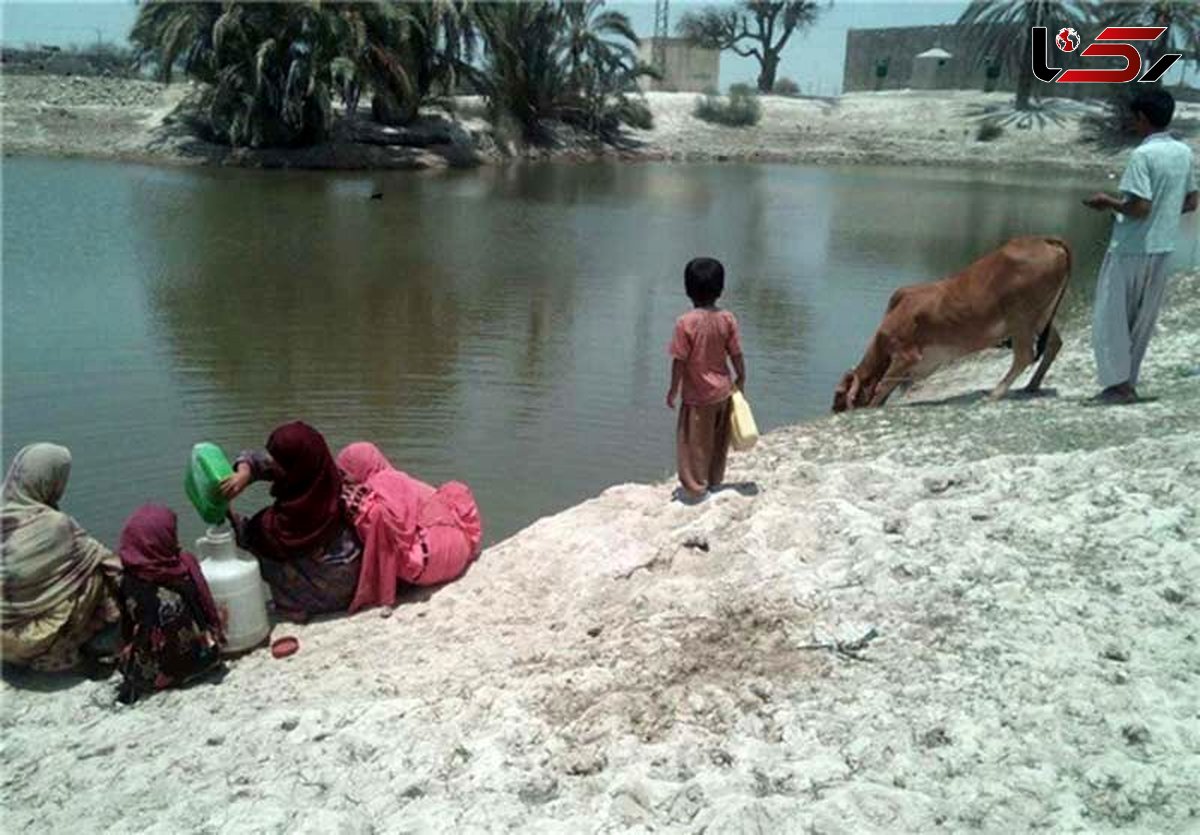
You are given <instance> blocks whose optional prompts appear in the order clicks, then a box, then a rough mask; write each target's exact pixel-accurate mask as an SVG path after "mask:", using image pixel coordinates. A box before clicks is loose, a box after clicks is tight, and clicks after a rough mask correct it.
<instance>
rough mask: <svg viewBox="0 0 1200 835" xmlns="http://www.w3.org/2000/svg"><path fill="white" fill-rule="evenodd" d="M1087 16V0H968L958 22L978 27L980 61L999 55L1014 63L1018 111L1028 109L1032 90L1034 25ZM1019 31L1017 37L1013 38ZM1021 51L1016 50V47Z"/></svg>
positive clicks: (1069, 22) (1069, 23)
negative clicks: (968, 2) (1016, 73)
mask: <svg viewBox="0 0 1200 835" xmlns="http://www.w3.org/2000/svg"><path fill="white" fill-rule="evenodd" d="M1089 19H1090V6H1089V4H1088V3H1087V0H971V3H970V5H968V6H967V8H966V10H965V11H964V12H963V13H962V15H961V16H960V17H959V18H958V22H959V23H960V24H977V25H979V26H981V30H980V31H981V33H982V34H981V36H980V38H979V39H978V41H977V43H976V44H974V45H973V46H974V50H975V54H976V55H977V56H979V59H980V60H986V59H987V58H988V57H991V56H996V57H1002V58H1004V59H1005V60H1007V61H1008V63H1009V66H1010V67H1011V66H1016V67H1017V68H1019V69H1018V73H1019V74H1018V76H1017V100H1016V109H1017V110H1029V109H1030V104H1029V99H1030V96H1031V94H1032V92H1033V81H1034V77H1033V62H1032V61H1031V60H1030V56H1031V55H1032V53H1033V27H1035V26H1045V27H1047V28H1048V29H1051V30H1054V29H1057V28H1060V27H1062V26H1077V27H1078V26H1081V24H1082V23H1083V22H1084V21H1086V20H1089ZM1014 30H1018V32H1019V34H1020V37H1014V36H1013V35H1014ZM1018 47H1019V48H1020V50H1021V51H1019V52H1018V51H1017V48H1018Z"/></svg>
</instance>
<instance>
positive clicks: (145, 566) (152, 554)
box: [118, 504, 224, 640]
mask: <svg viewBox="0 0 1200 835" xmlns="http://www.w3.org/2000/svg"><path fill="white" fill-rule="evenodd" d="M118 553H119V554H120V556H121V564H122V565H123V566H124V567H125V571H126V572H128V573H129V574H132V575H133V576H134V577H137V578H139V579H141V580H145V581H146V582H147V583H153V584H154V585H157V586H166V587H167V588H170V589H173V590H174V591H176V592H178V593H179V594H180V595H181V596H183V597H184V598H185V599H186V600H188V601H189V602H191V603H192V604H193V605H196V606H198V607H199V608H200V610H201V612H203V614H204V616H205V619H206V620H207V621H208V626H209V628H210V629H213V630H214V631H216V632H217V633H218V634H219V635H221V640H223V639H224V635H223V634H221V633H222V628H221V615H220V613H219V612H218V611H217V604H216V602H215V601H214V600H213V596H212V591H211V590H210V589H209V587H208V581H207V580H205V579H204V574H203V573H202V572H201V571H200V563H198V562H197V561H196V558H195V557H194V556H192V555H191V554H189V553H187V552H186V551H181V550H180V548H179V534H178V528H177V520H176V517H175V511H173V510H171V509H170V508H167V507H163V506H162V505H155V504H146V505H142V506H141V507H139V508H138V509H137V510H135V511H134V512H133V515H131V516H130V517H129V519H128V520H127V521H126V522H125V527H124V528H123V529H122V530H121V545H120V547H119V548H118Z"/></svg>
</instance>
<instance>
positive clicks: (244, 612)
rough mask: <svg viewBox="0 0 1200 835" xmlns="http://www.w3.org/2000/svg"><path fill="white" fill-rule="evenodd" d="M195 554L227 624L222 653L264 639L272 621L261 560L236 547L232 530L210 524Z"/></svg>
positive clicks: (254, 645)
mask: <svg viewBox="0 0 1200 835" xmlns="http://www.w3.org/2000/svg"><path fill="white" fill-rule="evenodd" d="M196 555H197V556H198V557H199V558H200V570H201V571H202V572H204V579H205V580H207V581H208V587H209V589H211V590H212V596H213V600H215V601H216V603H217V610H218V611H219V612H220V613H221V620H222V622H223V623H224V625H225V647H224V649H223V652H225V653H226V654H229V653H234V652H243V651H245V650H248V649H253V648H254V647H256V646H258V645H259V644H261V643H262V642H263V641H265V640H266V638H267V635H268V634H270V632H271V622H270V621H269V620H268V619H267V602H266V599H265V597H264V596H263V581H262V577H261V576H260V575H259V573H258V563H257V562H256V561H255V560H254V558H253V557H250V556H249V555H247V554H245V552H243V551H242V550H241V549H240V548H238V547H237V543H236V542H235V541H234V538H233V530H232V529H231V528H230V527H229V526H228V525H217V526H215V527H210V528H209V529H208V530H207V531H206V532H205V534H204V536H202V537H200V538H199V539H197V540H196Z"/></svg>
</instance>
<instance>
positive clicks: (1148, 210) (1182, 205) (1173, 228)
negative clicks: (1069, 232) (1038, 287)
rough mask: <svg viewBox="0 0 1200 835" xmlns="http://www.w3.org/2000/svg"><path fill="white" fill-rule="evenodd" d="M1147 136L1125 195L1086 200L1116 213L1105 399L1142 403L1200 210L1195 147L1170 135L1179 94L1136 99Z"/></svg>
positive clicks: (1102, 296) (1104, 294)
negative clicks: (1170, 269)
mask: <svg viewBox="0 0 1200 835" xmlns="http://www.w3.org/2000/svg"><path fill="white" fill-rule="evenodd" d="M1132 110H1133V114H1134V126H1135V129H1136V130H1137V132H1138V135H1139V136H1141V137H1143V139H1142V144H1141V145H1139V146H1138V147H1137V148H1136V149H1135V150H1134V152H1133V156H1132V157H1131V158H1130V160H1129V165H1128V166H1127V167H1126V169H1125V174H1124V176H1122V177H1121V182H1120V185H1119V186H1118V189H1119V190H1120V192H1121V195H1120V196H1119V197H1116V196H1113V195H1110V194H1105V193H1103V192H1099V193H1097V194H1095V195H1093V196H1091V197H1089V198H1088V199H1087V200H1084V201H1083V203H1084V205H1085V206H1087V207H1088V208H1091V209H1096V210H1098V211H1112V212H1115V213H1116V220H1115V221H1114V223H1113V230H1112V238H1111V241H1110V243H1109V246H1108V252H1107V254H1106V255H1105V256H1104V263H1103V264H1102V265H1101V267H1100V277H1099V279H1098V281H1097V287H1096V308H1095V311H1094V314H1093V319H1092V348H1093V351H1094V352H1095V355H1096V374H1097V378H1098V380H1099V383H1100V385H1101V387H1102V388H1103V391H1101V392H1100V394H1098V395H1097V396H1096V397H1095V400H1096V401H1098V402H1101V403H1133V402H1134V401H1136V400H1137V390H1136V389H1135V388H1134V387H1135V386H1136V385H1137V381H1138V371H1139V369H1140V368H1141V365H1142V359H1143V358H1144V357H1145V355H1146V347H1147V346H1148V345H1149V344H1150V336H1151V334H1152V333H1153V331H1154V323H1155V321H1156V320H1157V319H1158V311H1159V307H1160V306H1161V305H1162V298H1163V290H1164V289H1165V288H1166V262H1167V259H1168V258H1169V257H1170V254H1171V252H1173V251H1174V249H1175V239H1176V237H1177V235H1178V233H1179V224H1180V215H1181V214H1186V213H1188V212H1192V211H1195V210H1196V205H1197V193H1196V169H1195V164H1194V162H1193V159H1192V149H1191V148H1189V147H1188V146H1187V145H1186V144H1184V143H1183V142H1180V141H1179V140H1177V139H1175V138H1174V137H1172V136H1171V135H1170V134H1169V133H1167V126H1168V125H1169V124H1170V123H1171V117H1172V116H1173V115H1174V113H1175V99H1174V98H1173V97H1172V96H1171V94H1170V93H1168V92H1167V91H1166V90H1161V89H1155V90H1148V91H1146V92H1143V93H1139V94H1138V96H1137V97H1136V98H1135V99H1134V101H1133V104H1132Z"/></svg>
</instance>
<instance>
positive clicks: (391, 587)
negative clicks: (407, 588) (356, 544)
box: [337, 442, 433, 613]
mask: <svg viewBox="0 0 1200 835" xmlns="http://www.w3.org/2000/svg"><path fill="white" fill-rule="evenodd" d="M337 463H338V466H339V467H340V468H341V469H342V472H344V473H345V474H346V476H347V477H348V478H350V479H351V480H353V481H354V482H355V483H356V485H357V486H356V489H355V491H354V500H353V501H352V503H351V511H352V513H353V516H354V526H355V529H356V530H357V531H358V536H359V539H361V540H362V544H363V563H362V570H361V571H360V573H359V575H358V587H357V588H356V589H355V592H354V600H353V601H352V602H351V604H350V612H351V613H353V612H357V611H358V610H359V609H362V608H365V607H368V606H378V605H385V606H393V605H395V603H396V582H397V580H402V579H411V578H413V577H416V576H418V575H419V574H420V573H421V570H422V569H423V568H424V564H423V562H422V561H421V560H420V559H419V557H418V555H417V554H416V553H415V552H414V548H413V546H414V545H415V544H416V542H417V521H418V518H419V515H420V512H421V504H422V502H423V501H424V499H425V498H426V497H427V495H431V494H432V493H433V488H432V487H430V486H429V485H428V484H423V483H422V482H420V481H417V480H416V479H415V478H411V477H409V476H407V475H405V474H404V473H402V472H400V471H399V470H397V469H395V468H394V467H392V464H391V462H390V461H388V459H387V457H386V456H385V455H384V454H383V453H382V452H380V450H379V448H378V447H376V446H375V445H374V444H369V443H363V442H359V443H354V444H350V446H348V447H346V448H345V449H343V450H342V451H341V452H340V453H338V458H337Z"/></svg>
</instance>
